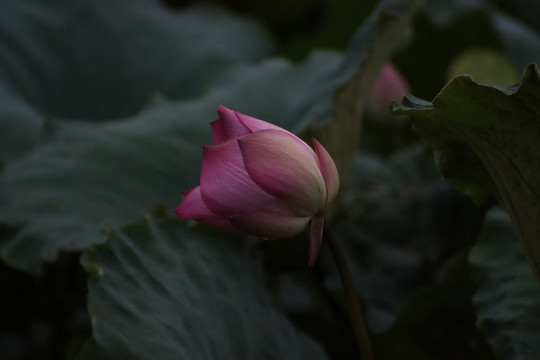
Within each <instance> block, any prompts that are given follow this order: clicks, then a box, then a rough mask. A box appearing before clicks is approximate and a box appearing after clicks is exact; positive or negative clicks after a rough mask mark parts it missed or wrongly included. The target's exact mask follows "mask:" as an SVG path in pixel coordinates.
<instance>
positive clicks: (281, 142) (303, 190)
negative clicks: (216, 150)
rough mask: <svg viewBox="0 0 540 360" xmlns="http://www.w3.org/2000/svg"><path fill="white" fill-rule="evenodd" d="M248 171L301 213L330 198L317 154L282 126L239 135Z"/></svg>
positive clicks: (293, 209) (311, 210) (306, 213)
mask: <svg viewBox="0 0 540 360" xmlns="http://www.w3.org/2000/svg"><path fill="white" fill-rule="evenodd" d="M238 143H239V144H240V149H241V151H242V155H243V158H244V164H245V167H246V170H247V172H248V173H249V175H250V176H251V178H252V179H253V181H254V182H255V183H257V184H258V185H259V186H260V187H261V188H262V189H264V190H265V191H267V192H268V193H270V194H272V195H274V196H276V197H277V198H279V199H281V200H283V201H285V202H287V204H288V205H289V207H290V209H291V211H293V213H294V214H296V215H298V216H301V217H303V216H308V215H313V214H314V213H316V212H317V211H318V210H319V209H320V208H321V207H322V206H323V205H324V202H325V200H326V186H325V183H324V179H323V177H322V174H321V171H320V170H319V167H318V165H317V160H316V159H317V155H316V154H315V152H314V151H313V150H312V149H311V148H310V147H309V146H308V145H307V144H306V143H304V142H303V141H302V140H300V139H298V138H297V137H296V136H294V135H292V134H290V133H288V132H284V131H280V130H262V131H258V132H256V133H253V134H249V135H246V136H244V137H242V138H240V139H238Z"/></svg>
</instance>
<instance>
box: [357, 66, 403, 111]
mask: <svg viewBox="0 0 540 360" xmlns="http://www.w3.org/2000/svg"><path fill="white" fill-rule="evenodd" d="M408 92H409V86H408V85H407V82H406V81H405V79H404V78H403V76H402V75H401V74H400V73H399V72H398V70H397V69H396V68H395V67H394V66H393V65H392V64H390V63H387V64H385V65H384V66H383V68H382V70H381V72H380V73H379V76H378V77H377V79H376V80H375V83H374V84H373V87H372V88H371V92H370V94H369V97H368V100H367V104H366V109H367V110H368V111H369V112H370V113H371V114H372V115H375V116H377V117H388V115H389V106H390V104H391V103H392V101H401V99H402V98H403V97H404V96H405V95H406V94H407V93H408Z"/></svg>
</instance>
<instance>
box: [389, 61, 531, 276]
mask: <svg viewBox="0 0 540 360" xmlns="http://www.w3.org/2000/svg"><path fill="white" fill-rule="evenodd" d="M539 104H540V73H539V71H538V68H537V67H536V65H535V64H531V65H529V66H528V67H527V69H526V70H525V72H524V74H523V78H522V82H521V84H520V85H519V86H513V87H490V86H482V85H479V84H477V83H475V82H474V81H473V80H472V78H470V77H469V76H458V77H456V78H455V79H453V80H452V81H451V82H450V83H449V84H448V85H447V86H446V87H445V88H444V89H443V90H442V91H441V93H440V94H439V95H438V96H437V97H436V98H435V99H434V100H433V103H428V102H425V101H420V100H418V99H416V98H414V97H406V98H405V99H404V101H403V103H402V104H401V105H398V104H394V111H395V112H396V113H401V114H403V113H407V114H411V115H412V117H413V126H414V128H415V130H416V131H418V132H419V133H420V134H421V135H422V136H423V137H424V138H425V139H426V140H427V141H428V142H429V143H430V145H431V146H432V147H433V149H434V152H435V159H436V162H437V165H438V167H439V169H440V170H441V173H442V175H443V176H444V177H445V178H446V179H448V180H449V181H451V182H452V183H454V185H456V186H457V187H458V188H459V189H460V190H461V191H463V192H464V193H466V194H467V195H470V196H471V197H473V199H474V200H475V201H476V202H477V203H483V202H485V201H487V200H488V199H489V198H490V196H492V194H495V195H496V196H497V198H498V199H499V200H500V202H501V203H502V205H504V207H505V208H506V210H507V211H508V212H509V214H510V217H511V219H512V221H513V223H514V226H515V227H516V231H517V232H518V235H519V237H520V239H521V240H522V242H523V244H524V247H525V251H526V253H527V256H528V258H529V261H530V262H531V265H532V267H533V269H534V270H535V271H536V273H537V274H539V275H540V241H539V239H540V222H538V219H540V180H539V179H540V167H539V166H538V163H539V162H538V161H539V160H540V141H539V140H540V121H539V119H540V105H539Z"/></svg>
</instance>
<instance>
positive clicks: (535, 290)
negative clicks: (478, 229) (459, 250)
mask: <svg viewBox="0 0 540 360" xmlns="http://www.w3.org/2000/svg"><path fill="white" fill-rule="evenodd" d="M469 262H470V264H471V270H472V273H473V275H474V277H475V280H476V283H477V286H478V290H477V292H476V295H475V296H474V303H475V306H476V309H477V314H478V324H479V327H480V329H481V330H482V331H483V332H484V334H485V335H486V337H487V339H488V341H489V342H490V343H491V344H492V346H493V349H494V352H495V354H496V355H497V358H498V359H500V360H511V359H512V360H513V359H521V360H535V359H539V358H540V322H539V321H538V319H540V302H539V301H538V299H540V283H539V282H538V280H537V279H536V278H535V277H534V275H533V274H532V273H531V270H530V266H529V264H528V263H527V259H526V258H525V256H524V254H523V251H522V250H521V248H520V246H519V241H518V239H517V238H516V235H515V232H514V230H513V229H512V225H511V223H510V219H509V218H508V216H507V214H505V213H504V212H502V211H500V210H496V211H493V212H491V213H489V215H488V217H487V218H486V223H485V226H484V229H483V232H482V234H481V236H480V238H479V240H478V243H477V244H476V245H475V246H474V248H473V249H472V251H471V253H470V256H469Z"/></svg>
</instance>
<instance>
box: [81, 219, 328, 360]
mask: <svg viewBox="0 0 540 360" xmlns="http://www.w3.org/2000/svg"><path fill="white" fill-rule="evenodd" d="M82 264H83V266H84V267H85V269H87V271H88V272H89V273H90V278H89V280H88V286H89V295H88V310H89V313H90V318H91V321H92V326H93V343H91V345H89V346H88V347H87V349H86V350H83V352H82V354H81V355H80V357H79V358H80V359H97V358H99V359H103V360H105V359H115V360H117V359H130V360H143V359H148V360H154V359H160V360H167V359H171V360H172V359H175V360H178V359H200V360H204V359H209V360H210V359H223V360H226V359H230V360H241V359H280V360H281V359H291V360H293V359H326V355H325V354H324V352H323V350H322V349H321V348H320V347H319V346H318V345H316V344H315V343H314V342H313V341H310V340H309V339H308V338H307V337H306V336H305V335H303V334H302V333H300V332H298V331H297V330H295V329H294V327H293V326H292V325H291V324H290V323H289V322H288V320H287V319H286V318H285V317H284V315H283V314H281V313H280V312H279V311H278V310H277V309H276V308H274V306H273V305H272V300H271V298H270V296H269V294H268V293H267V292H266V290H265V289H264V286H263V282H264V280H263V276H262V271H261V269H260V267H259V266H258V265H257V264H256V262H255V261H254V259H253V258H252V255H250V252H249V251H248V250H247V247H246V246H245V243H244V242H243V241H242V240H241V239H240V238H238V237H236V238H235V237H234V236H225V235H223V234H219V235H217V234H216V233H213V234H212V233H206V234H205V233H197V232H195V231H190V230H187V229H186V227H185V225H184V224H183V223H182V222H180V221H178V220H161V221H158V222H149V223H147V222H141V223H137V224H132V225H129V226H127V227H125V228H124V229H123V230H121V231H112V233H111V234H110V236H109V237H108V241H107V242H106V243H105V244H104V245H99V246H96V247H95V248H92V249H90V250H88V251H87V252H86V253H85V254H84V255H83V258H82Z"/></svg>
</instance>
